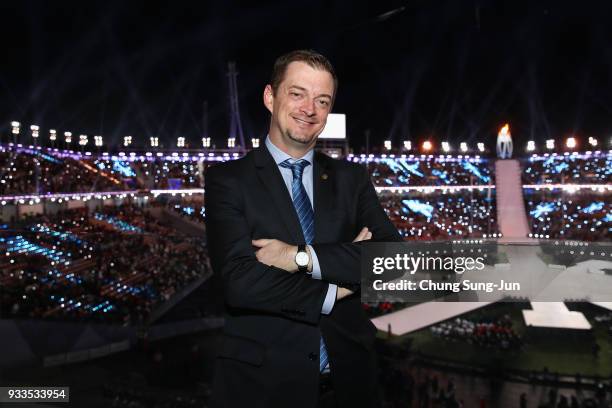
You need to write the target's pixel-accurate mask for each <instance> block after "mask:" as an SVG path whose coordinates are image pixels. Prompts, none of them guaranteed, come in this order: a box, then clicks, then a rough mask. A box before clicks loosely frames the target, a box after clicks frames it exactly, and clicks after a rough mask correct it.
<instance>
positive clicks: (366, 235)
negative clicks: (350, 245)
mask: <svg viewBox="0 0 612 408" xmlns="http://www.w3.org/2000/svg"><path fill="white" fill-rule="evenodd" d="M368 239H372V233H371V232H370V230H368V227H363V228H362V229H361V231H359V234H357V236H356V237H355V239H354V240H353V242H359V241H366V240H368ZM353 293H355V292H353V291H352V290H349V289H347V288H343V287H338V291H337V292H336V300H340V299H343V298H345V297H347V296H350V295H352V294H353Z"/></svg>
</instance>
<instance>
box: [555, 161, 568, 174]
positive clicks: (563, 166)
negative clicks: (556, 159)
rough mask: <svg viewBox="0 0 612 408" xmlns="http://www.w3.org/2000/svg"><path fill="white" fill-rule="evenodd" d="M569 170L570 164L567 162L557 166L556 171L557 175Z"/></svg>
mask: <svg viewBox="0 0 612 408" xmlns="http://www.w3.org/2000/svg"><path fill="white" fill-rule="evenodd" d="M567 169H569V164H567V163H565V162H563V163H559V164H557V165H555V171H556V172H557V173H561V172H562V171H563V170H567Z"/></svg>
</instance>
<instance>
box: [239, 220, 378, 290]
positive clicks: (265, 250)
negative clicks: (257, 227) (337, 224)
mask: <svg viewBox="0 0 612 408" xmlns="http://www.w3.org/2000/svg"><path fill="white" fill-rule="evenodd" d="M371 238H372V233H371V232H370V230H368V227H363V228H362V229H361V231H359V234H357V236H356V237H355V239H354V240H353V242H360V241H367V240H369V239H371ZM251 242H252V244H253V246H254V247H256V248H258V249H257V250H256V251H255V255H256V257H257V260H258V261H259V262H261V263H263V264H265V265H270V266H275V267H277V268H280V269H283V270H285V271H287V272H289V273H295V272H297V271H298V267H297V264H296V263H295V256H296V254H297V251H298V247H297V246H295V245H289V244H287V243H285V242H283V241H280V240H278V239H255V240H252V241H251ZM307 251H308V252H309V255H310V263H309V264H308V271H309V272H312V267H313V265H312V254H311V253H310V246H308V247H307ZM352 294H353V291H352V290H350V289H348V288H343V287H342V286H339V287H338V291H337V292H336V300H340V299H342V298H344V297H346V296H349V295H352Z"/></svg>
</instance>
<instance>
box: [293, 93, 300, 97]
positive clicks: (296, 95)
mask: <svg viewBox="0 0 612 408" xmlns="http://www.w3.org/2000/svg"><path fill="white" fill-rule="evenodd" d="M291 96H295V97H298V96H302V95H301V94H299V93H297V92H291Z"/></svg>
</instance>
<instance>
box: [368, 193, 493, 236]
mask: <svg viewBox="0 0 612 408" xmlns="http://www.w3.org/2000/svg"><path fill="white" fill-rule="evenodd" d="M493 191H494V190H485V191H479V190H460V191H455V192H450V193H445V192H442V193H439V194H422V193H414V192H412V193H409V194H407V193H404V194H394V193H389V192H383V193H381V194H380V195H379V198H380V202H381V204H382V206H383V208H384V209H385V211H386V213H387V215H388V216H389V219H390V220H391V221H392V222H393V224H395V226H396V227H397V229H398V230H399V232H400V234H402V236H404V237H405V239H407V240H424V241H435V240H446V239H461V238H471V237H474V238H487V237H492V236H497V235H498V234H499V232H498V226H497V217H496V210H495V195H494V192H493Z"/></svg>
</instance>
